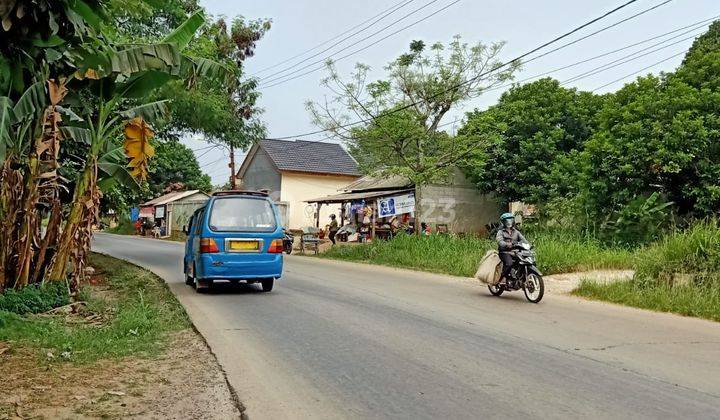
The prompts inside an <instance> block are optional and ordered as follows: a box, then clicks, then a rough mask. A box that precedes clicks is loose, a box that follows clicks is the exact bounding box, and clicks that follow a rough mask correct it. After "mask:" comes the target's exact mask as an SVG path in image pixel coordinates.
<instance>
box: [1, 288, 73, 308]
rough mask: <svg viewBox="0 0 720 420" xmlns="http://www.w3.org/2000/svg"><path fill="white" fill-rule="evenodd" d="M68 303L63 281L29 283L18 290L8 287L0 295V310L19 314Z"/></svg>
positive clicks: (68, 299) (67, 294)
mask: <svg viewBox="0 0 720 420" xmlns="http://www.w3.org/2000/svg"><path fill="white" fill-rule="evenodd" d="M69 303H70V294H69V292H68V288H67V285H66V284H65V283H64V282H50V283H46V284H44V285H42V286H41V285H30V286H27V287H25V288H22V289H20V290H15V289H9V290H6V291H5V293H4V294H2V295H0V311H6V312H12V313H16V314H20V315H24V314H37V313H41V312H47V311H49V310H51V309H53V308H57V307H59V306H63V305H67V304H69Z"/></svg>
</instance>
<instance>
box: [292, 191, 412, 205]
mask: <svg viewBox="0 0 720 420" xmlns="http://www.w3.org/2000/svg"><path fill="white" fill-rule="evenodd" d="M410 191H415V189H414V188H406V189H402V190H382V191H364V192H352V193H344V194H335V195H327V196H325V197H319V198H313V199H312V200H305V202H306V203H345V202H348V201H355V200H363V199H368V198H378V197H387V196H390V195H396V194H403V193H407V192H410Z"/></svg>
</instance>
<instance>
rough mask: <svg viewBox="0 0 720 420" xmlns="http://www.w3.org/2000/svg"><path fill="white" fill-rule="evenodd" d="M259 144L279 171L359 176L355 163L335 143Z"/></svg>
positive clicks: (292, 142)
mask: <svg viewBox="0 0 720 420" xmlns="http://www.w3.org/2000/svg"><path fill="white" fill-rule="evenodd" d="M260 147H262V148H263V150H265V152H266V153H267V154H268V156H269V157H270V159H271V160H272V161H273V163H274V164H275V166H276V167H277V168H278V169H279V170H281V171H296V172H312V173H320V174H337V175H353V176H360V171H359V170H358V166H357V162H355V160H354V159H353V158H352V157H351V156H350V154H348V152H346V151H345V149H343V148H342V146H340V145H339V144H337V143H326V142H320V141H303V140H295V141H285V140H261V141H260Z"/></svg>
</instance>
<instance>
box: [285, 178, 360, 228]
mask: <svg viewBox="0 0 720 420" xmlns="http://www.w3.org/2000/svg"><path fill="white" fill-rule="evenodd" d="M356 179H357V177H352V176H337V175H313V174H298V173H292V172H283V173H282V181H281V188H280V201H281V202H285V203H287V204H288V219H289V227H290V228H291V229H302V228H303V227H307V226H315V216H314V213H315V210H314V209H315V205H314V204H309V203H306V202H305V200H310V199H313V198H318V197H323V196H326V195H333V194H338V193H340V190H341V189H342V188H343V187H345V186H346V185H348V184H349V183H351V182H353V181H354V180H356ZM330 214H335V215H336V216H338V218H339V217H340V204H333V205H323V206H322V207H321V209H320V227H321V228H322V227H324V226H325V225H327V224H329V223H330V219H329V217H330Z"/></svg>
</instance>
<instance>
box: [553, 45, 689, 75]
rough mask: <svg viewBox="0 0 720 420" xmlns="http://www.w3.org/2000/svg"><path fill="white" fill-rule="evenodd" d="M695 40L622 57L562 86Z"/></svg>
mask: <svg viewBox="0 0 720 420" xmlns="http://www.w3.org/2000/svg"><path fill="white" fill-rule="evenodd" d="M693 38H695V35H693V36H689V37H686V38H683V39H681V40H679V41H675V42H673V43H671V44H668V45H665V46H662V47H660V48H656V49H654V50H650V51H648V52H646V53H644V54H640V55H636V54H638V53H641V52H643V51H645V50H647V49H649V48H650V47H648V48H646V49H643V50H640V51H637V52H635V53H633V54H629V55H626V56H623V57H620V58H618V59H617V60H614V61H611V62H609V63H607V64H603V65H602V66H599V67H596V68H594V69H590V70H588V71H586V72H584V73H581V74H579V75H577V76H575V77H571V78H570V79H567V80H565V81H564V82H562V83H561V84H562V85H565V84H568V83H573V82H576V81H578V80H580V79H584V78H586V77H590V76H594V75H596V74H598V73H601V72H603V71H607V70H610V69H612V68H615V67H618V66H621V65H623V64H627V63H629V62H631V61H635V60H637V59H639V58H643V57H646V56H648V55H650V54H654V53H656V52H658V51H661V50H664V49H665V48H669V47H672V46H673V45H677V44H680V43H682V42H685V41H688V40H690V39H693Z"/></svg>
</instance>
